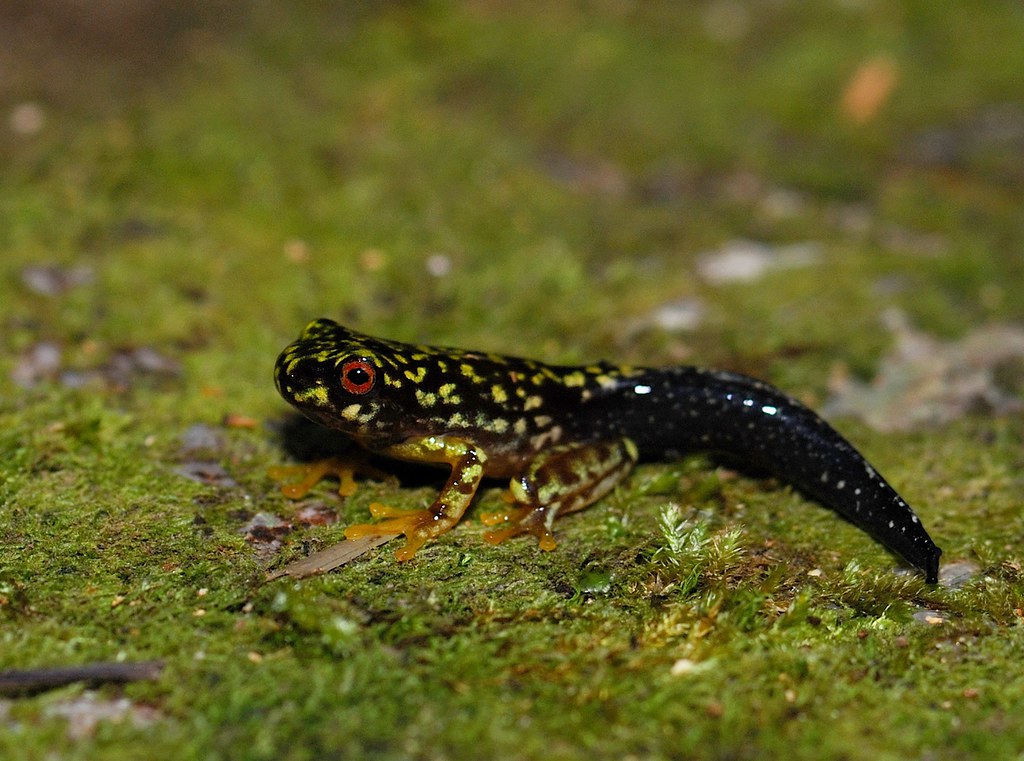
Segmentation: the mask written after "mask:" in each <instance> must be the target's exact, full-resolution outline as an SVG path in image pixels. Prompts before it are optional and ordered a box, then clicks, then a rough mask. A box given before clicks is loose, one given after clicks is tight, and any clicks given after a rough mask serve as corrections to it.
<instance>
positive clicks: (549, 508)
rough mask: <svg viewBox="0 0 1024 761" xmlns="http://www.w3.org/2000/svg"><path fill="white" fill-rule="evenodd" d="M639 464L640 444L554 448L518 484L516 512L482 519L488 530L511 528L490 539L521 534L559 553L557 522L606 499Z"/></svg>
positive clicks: (514, 485)
mask: <svg viewBox="0 0 1024 761" xmlns="http://www.w3.org/2000/svg"><path fill="white" fill-rule="evenodd" d="M636 460H637V450H636V445H635V444H633V442H632V441H630V440H629V439H620V440H618V441H610V442H597V443H595V444H565V445H562V446H557V447H552V448H551V449H549V450H548V451H546V452H544V453H542V454H540V455H538V456H537V459H535V460H534V461H533V463H532V464H531V465H530V467H529V469H528V470H527V471H526V473H524V474H523V475H522V476H520V477H518V478H513V479H512V481H511V483H510V485H509V491H510V499H509V500H508V501H509V502H511V503H512V504H513V505H514V506H513V507H510V508H508V509H506V510H502V511H499V512H494V513H485V514H484V515H481V516H480V520H481V521H483V523H484V525H487V526H494V525H497V524H499V523H510V524H511V525H510V526H509V527H508V528H504V529H499V530H496V531H488V532H487V533H486V534H484V540H486V541H488V542H490V543H491V544H498V543H500V542H503V541H505V540H506V539H508V538H510V537H513V536H517V535H519V534H533V535H534V536H535V537H537V543H538V545H539V546H540V548H541V549H542V550H547V551H550V550H553V549H555V539H554V536H553V535H552V533H551V526H552V524H553V523H554V521H555V518H557V517H558V516H559V515H565V514H566V513H571V512H575V511H576V510H582V509H583V508H584V507H586V506H587V505H590V504H593V503H594V502H596V501H597V500H599V499H601V497H603V496H604V495H605V494H607V493H608V492H610V491H611V490H612V489H613V488H614V487H615V484H617V483H618V482H619V481H621V480H622V479H623V478H624V477H625V476H626V474H627V473H629V471H630V470H631V469H632V468H633V465H634V464H635V463H636Z"/></svg>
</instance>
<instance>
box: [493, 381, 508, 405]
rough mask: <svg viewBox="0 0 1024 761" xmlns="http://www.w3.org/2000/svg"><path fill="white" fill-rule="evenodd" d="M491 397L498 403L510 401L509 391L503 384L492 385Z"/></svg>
mask: <svg viewBox="0 0 1024 761" xmlns="http://www.w3.org/2000/svg"><path fill="white" fill-rule="evenodd" d="M491 398H492V399H494V401H496V402H497V403H498V404H504V403H505V402H507V401H508V392H507V391H506V390H505V389H504V388H503V387H502V386H499V385H498V384H497V383H495V384H494V385H493V386H491Z"/></svg>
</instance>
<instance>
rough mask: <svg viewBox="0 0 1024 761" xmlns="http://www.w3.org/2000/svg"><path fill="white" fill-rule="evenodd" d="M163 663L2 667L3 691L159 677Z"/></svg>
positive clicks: (21, 692) (11, 692) (0, 692)
mask: <svg viewBox="0 0 1024 761" xmlns="http://www.w3.org/2000/svg"><path fill="white" fill-rule="evenodd" d="M163 667H164V662H163V661H136V662H134V663H85V664H82V665H81V666H58V667H56V668H42V669H24V670H21V669H11V670H9V671H0V695H24V694H31V693H35V692H42V691H43V690H50V689H53V688H54V687H64V686H65V685H68V684H74V683H75V682H90V683H92V684H102V683H108V682H117V683H123V682H138V681H142V680H146V679H157V678H158V677H159V676H160V672H161V671H162V670H163Z"/></svg>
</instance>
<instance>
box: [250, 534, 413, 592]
mask: <svg viewBox="0 0 1024 761" xmlns="http://www.w3.org/2000/svg"><path fill="white" fill-rule="evenodd" d="M395 536H397V534H395V535H393V536H364V537H361V538H359V539H346V540H345V541H343V542H338V543H337V544H333V545H331V546H330V547H327V548H326V549H323V550H320V551H319V552H314V553H313V554H312V555H309V556H307V557H304V558H300V559H299V560H296V561H293V562H291V563H289V564H288V565H286V566H285V567H284V568H279V569H277V570H276V571H271V572H270V573H268V574H267V579H266V580H267V581H273V580H274V579H280V578H281V577H282V576H291V577H292V578H293V579H302V578H305V577H306V576H316V575H318V574H321V573H327V571H331V570H333V569H335V568H339V567H340V566H343V565H345V564H346V563H350V562H352V561H353V560H355V559H356V558H358V557H359V556H360V555H364V554H366V553H367V552H369V551H370V550H372V549H373V548H374V547H380V546H381V545H382V544H385V543H387V542H389V541H391V540H392V539H394V537H395Z"/></svg>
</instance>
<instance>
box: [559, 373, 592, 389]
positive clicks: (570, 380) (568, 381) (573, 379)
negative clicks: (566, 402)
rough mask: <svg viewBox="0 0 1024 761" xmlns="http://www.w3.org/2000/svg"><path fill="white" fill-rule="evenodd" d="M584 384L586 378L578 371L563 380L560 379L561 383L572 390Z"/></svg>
mask: <svg viewBox="0 0 1024 761" xmlns="http://www.w3.org/2000/svg"><path fill="white" fill-rule="evenodd" d="M586 382H587V376H586V375H584V374H583V373H581V372H580V371H579V370H577V371H576V372H574V373H569V374H568V375H566V376H565V377H564V378H562V383H563V384H565V385H566V386H569V387H572V388H574V387H577V386H582V385H583V384H584V383H586Z"/></svg>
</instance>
